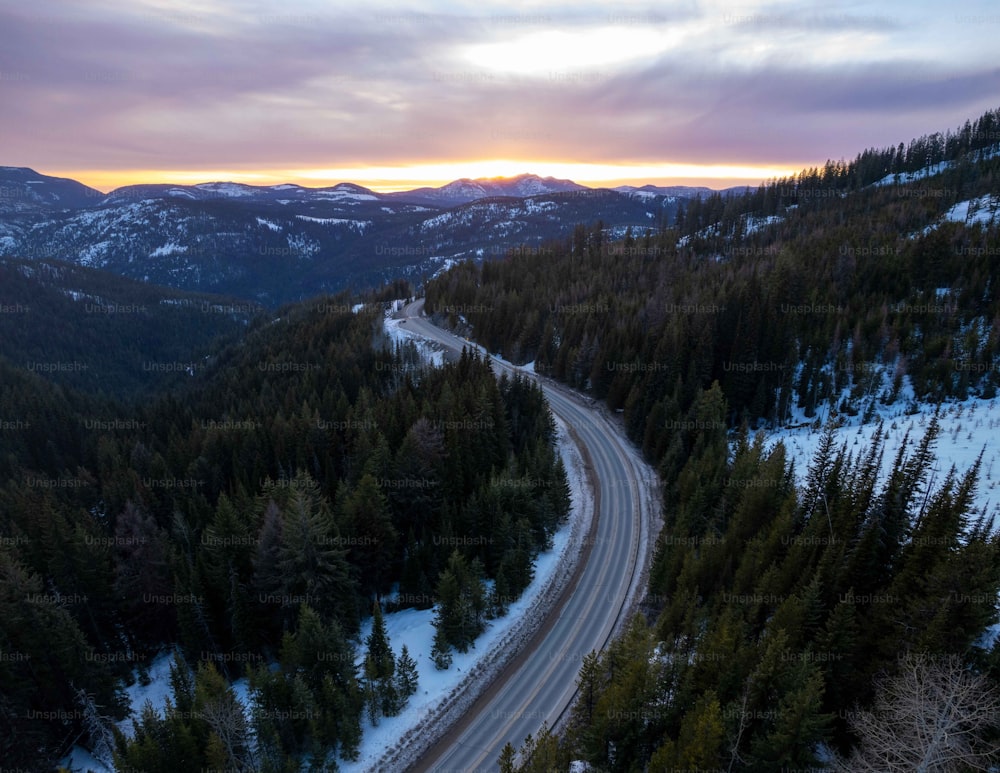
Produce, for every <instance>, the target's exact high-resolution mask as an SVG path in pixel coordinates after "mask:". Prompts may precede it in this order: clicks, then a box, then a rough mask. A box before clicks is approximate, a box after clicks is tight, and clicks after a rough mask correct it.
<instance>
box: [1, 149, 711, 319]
mask: <svg viewBox="0 0 1000 773" xmlns="http://www.w3.org/2000/svg"><path fill="white" fill-rule="evenodd" d="M691 190H692V194H691V195H698V194H699V193H701V191H700V190H699V189H691ZM0 192H2V193H3V195H2V196H0V257H3V256H7V257H12V258H25V259H28V260H64V261H67V262H70V263H75V264H77V265H82V266H90V267H93V268H100V269H104V270H106V271H111V272H114V273H117V274H120V275H122V276H126V277H130V278H133V279H139V280H142V281H147V282H154V283H157V284H162V285H167V286H172V287H177V288H180V289H184V290H191V291H200V292H215V293H224V294H233V295H239V296H242V297H246V298H251V299H254V300H256V301H259V302H261V303H264V304H280V303H283V302H286V301H290V300H296V299H299V298H305V297H311V296H313V295H315V294H317V293H321V292H329V291H336V290H338V289H341V288H343V287H345V286H350V285H354V286H359V285H367V284H371V283H381V282H384V281H386V280H391V279H393V278H395V277H398V276H411V277H414V278H419V277H420V276H423V275H424V274H426V273H428V272H433V271H436V270H437V269H438V268H439V267H440V266H441V265H442V263H443V261H446V260H450V259H458V258H492V257H499V256H501V255H503V254H504V253H505V252H506V251H507V250H508V249H510V248H515V247H529V248H537V247H539V246H540V245H542V244H543V243H544V242H546V241H548V240H551V239H563V238H568V237H569V236H570V235H571V234H572V231H573V228H574V226H575V225H576V224H578V223H583V224H586V225H590V224H593V223H595V222H597V221H602V222H603V223H604V225H605V227H606V228H607V229H608V231H609V234H621V233H623V232H624V231H625V229H627V228H629V227H631V228H632V229H633V231H634V232H636V233H641V232H642V231H643V230H644V229H647V228H657V227H659V226H660V225H662V223H663V222H664V221H666V222H671V221H672V219H673V217H674V214H675V213H676V211H677V207H678V202H679V200H680V198H683V195H681V196H678V195H661V194H659V193H655V192H648V194H644V195H642V196H636V195H632V194H629V193H624V192H619V191H612V190H607V189H591V188H586V187H584V186H582V185H578V184H577V183H574V182H572V181H570V180H556V179H553V178H542V177H538V176H537V175H520V176H518V177H512V178H496V179H489V180H457V181H455V182H453V183H449V184H448V185H445V186H443V187H442V188H437V189H419V190H416V191H407V192H401V193H390V194H384V193H377V192H375V191H372V190H369V189H368V188H365V187H363V186H360V185H356V184H353V183H348V182H344V183H340V184H338V185H334V186H330V187H324V188H307V187H304V186H300V185H294V184H285V185H271V186H254V185H245V184H242V183H231V182H208V183H201V184H198V185H169V184H159V185H130V186H126V187H123V188H119V189H117V190H114V191H112V192H111V193H108V194H104V193H101V192H100V191H96V190H94V189H92V188H88V187H86V186H84V185H81V184H80V183H77V182H75V181H73V180H62V179H59V178H54V177H46V176H45V175H40V174H38V173H36V172H34V171H33V170H30V169H22V168H16V167H2V168H0Z"/></svg>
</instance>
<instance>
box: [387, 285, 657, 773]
mask: <svg viewBox="0 0 1000 773" xmlns="http://www.w3.org/2000/svg"><path fill="white" fill-rule="evenodd" d="M422 311H423V300H417V301H415V302H414V303H411V304H409V305H408V306H407V307H406V308H405V309H404V310H403V311H402V312H401V316H403V317H405V318H406V320H407V321H406V327H407V329H408V331H409V332H410V333H413V334H417V335H419V336H421V337H423V338H426V339H429V340H431V341H435V342H437V343H438V344H439V345H441V346H442V347H444V348H445V349H448V350H450V351H452V352H455V351H461V348H462V346H475V344H471V343H469V342H468V341H466V340H464V339H462V338H459V337H457V336H455V335H452V334H451V333H449V332H447V331H445V330H443V329H441V328H439V327H436V326H435V325H434V324H432V323H431V322H430V321H429V320H428V319H427V318H426V317H422V316H421V314H422ZM480 351H482V349H481V348H480ZM493 366H494V370H496V371H497V373H501V372H503V371H504V370H510V369H509V368H508V366H506V365H505V364H503V363H501V362H499V361H497V360H495V359H494V360H493ZM518 372H522V373H523V372H524V371H518ZM531 375H532V377H533V378H536V380H537V381H538V382H539V383H540V384H541V385H542V388H543V390H544V392H545V397H546V398H547V400H548V402H549V406H550V407H551V409H552V411H553V413H555V414H556V415H557V416H558V417H559V418H561V419H562V420H563V421H565V422H566V423H567V424H568V425H569V426H570V427H572V428H573V429H574V430H575V431H576V436H577V438H578V439H579V441H580V442H582V446H583V448H581V451H582V453H583V454H584V458H585V459H588V461H589V463H590V464H591V465H592V470H593V473H594V483H595V487H596V489H597V491H596V492H595V494H596V499H597V503H598V507H597V509H596V518H597V523H596V527H595V529H594V531H593V532H592V534H591V536H590V537H589V538H588V539H586V540H583V542H584V543H586V544H580V545H578V546H577V547H578V549H579V550H581V551H583V552H584V557H585V563H582V564H581V567H580V569H579V571H578V572H577V575H576V580H577V581H576V582H575V583H574V582H571V583H570V584H569V586H568V587H567V588H566V590H565V593H564V595H563V597H562V598H561V599H560V601H558V602H557V603H556V607H555V610H554V612H553V615H552V617H553V619H550V620H548V621H547V623H546V625H545V626H543V627H542V629H541V630H539V632H538V633H537V634H536V635H535V636H534V637H533V639H532V640H530V641H529V642H527V644H526V646H525V647H524V649H523V651H522V652H521V653H519V654H518V656H517V657H516V658H515V659H514V660H513V661H512V663H511V664H510V665H509V666H508V667H507V668H506V669H505V670H504V672H502V673H501V675H500V676H499V678H498V679H497V680H495V681H494V683H493V684H492V685H491V686H490V688H489V689H488V690H486V691H485V693H484V694H483V695H481V696H480V698H479V699H478V700H477V701H476V702H475V704H474V705H473V706H472V708H471V709H470V710H469V711H468V712H466V714H465V715H464V716H463V717H462V719H461V720H460V721H459V722H458V723H456V724H455V725H454V726H453V727H452V728H451V729H450V730H449V731H448V732H447V733H446V734H445V736H444V737H443V738H441V740H440V741H438V742H437V744H435V746H433V747H432V748H431V749H430V750H429V751H428V752H427V753H426V754H425V755H424V756H423V758H422V759H421V760H420V761H419V762H418V763H417V764H416V765H415V766H414V767H412V768H411V770H414V771H421V772H422V771H437V772H438V773H459V771H460V772H461V773H474V771H495V770H497V758H498V757H499V756H500V752H501V750H502V749H503V747H504V744H506V743H508V742H510V743H511V744H512V745H513V746H514V748H515V749H518V748H520V746H521V744H522V743H523V741H524V739H525V737H526V736H527V735H528V734H529V733H531V734H537V733H538V731H539V730H540V729H541V727H542V725H543V723H548V725H549V727H555V726H557V725H558V723H559V722H560V720H561V719H562V718H563V716H564V714H568V709H569V707H570V706H571V704H572V701H573V698H574V696H575V694H576V678H577V675H578V674H579V671H580V666H581V663H582V661H583V657H584V656H585V655H586V654H587V653H589V652H591V651H593V650H601V649H603V648H604V647H605V646H606V645H607V643H608V642H609V640H610V638H611V636H612V633H613V631H614V629H615V626H616V624H617V623H618V622H619V620H620V618H622V616H623V615H625V614H627V611H628V607H629V604H630V602H631V600H632V599H633V598H634V589H635V588H636V587H637V586H638V581H639V576H638V575H639V573H640V572H641V570H642V568H643V564H644V561H645V555H643V553H644V552H645V551H646V549H647V546H648V545H650V544H652V535H650V534H648V533H645V531H648V529H649V528H650V527H649V524H650V523H652V522H653V518H652V517H650V513H651V510H650V508H651V507H652V506H653V498H652V496H651V493H650V488H651V487H650V480H651V476H652V472H651V470H650V469H649V468H648V467H647V466H646V465H645V464H643V463H642V462H641V460H640V459H639V456H638V454H637V452H636V451H635V450H634V449H633V448H632V447H631V444H630V443H629V441H628V440H627V439H626V438H625V437H624V436H623V434H622V432H621V430H620V429H618V428H617V427H615V426H614V425H613V424H612V422H610V421H609V420H608V419H607V418H606V417H605V416H604V415H602V414H601V413H600V412H598V411H597V410H595V409H594V408H593V407H591V401H590V400H589V399H588V398H586V397H583V396H581V395H579V394H578V393H575V392H573V391H571V390H569V389H567V388H565V387H562V386H560V385H558V384H556V383H555V382H552V381H550V380H548V379H544V378H539V377H536V376H534V374H531ZM572 547H573V546H571V549H572Z"/></svg>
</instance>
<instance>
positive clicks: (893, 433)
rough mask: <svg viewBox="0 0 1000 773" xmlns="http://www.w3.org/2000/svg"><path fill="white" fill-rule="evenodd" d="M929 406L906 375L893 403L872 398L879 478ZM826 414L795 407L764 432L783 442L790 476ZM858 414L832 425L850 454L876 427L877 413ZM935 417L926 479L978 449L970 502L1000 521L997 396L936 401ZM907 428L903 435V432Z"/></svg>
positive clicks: (808, 456) (808, 454) (811, 451)
mask: <svg viewBox="0 0 1000 773" xmlns="http://www.w3.org/2000/svg"><path fill="white" fill-rule="evenodd" d="M838 402H839V401H838ZM935 410H937V408H936V406H933V405H929V404H927V403H918V402H916V401H915V400H914V398H913V390H912V387H911V386H910V384H909V379H908V378H904V380H903V387H902V388H901V389H900V396H899V398H898V399H897V400H896V401H895V402H894V403H893V404H891V405H883V404H882V403H881V401H878V400H876V402H875V413H876V415H877V416H878V417H879V418H881V419H882V420H883V428H882V432H883V436H882V439H883V440H884V441H885V453H884V454H883V457H882V472H883V478H882V479H883V480H884V478H885V475H886V474H888V471H889V468H890V467H891V466H892V463H893V460H894V459H895V456H896V452H897V451H898V450H899V448H900V446H901V445H902V443H903V441H904V439H905V440H906V443H907V448H908V449H910V450H911V451H912V449H913V448H915V446H916V445H917V444H918V443H919V442H920V441H921V440H922V439H923V437H924V433H925V431H926V429H927V426H928V425H929V424H930V420H931V417H932V416H933V415H934V412H935ZM828 416H829V406H824V407H823V408H821V409H818V410H817V415H816V416H815V417H813V418H812V419H807V418H805V416H804V414H803V413H802V411H801V409H796V411H795V416H794V418H793V420H792V421H791V422H790V423H789V424H790V426H789V427H785V428H782V429H779V430H775V431H772V432H769V433H768V435H767V437H768V440H769V441H771V442H772V443H776V442H777V441H779V440H781V441H782V442H783V443H784V444H785V449H786V451H787V456H788V458H789V459H790V460H794V462H795V474H796V479H797V480H799V481H801V480H803V478H804V477H805V475H806V473H807V471H808V469H809V464H810V462H811V461H812V458H813V456H814V455H815V453H816V449H817V448H818V447H819V442H820V440H821V438H822V437H823V425H825V424H826V419H827V417H828ZM862 418H863V414H859V415H858V416H847V415H845V414H840V415H839V417H838V419H839V421H840V422H842V426H841V427H840V428H839V429H837V430H836V437H837V447H838V448H839V447H840V446H842V445H843V444H844V443H845V442H846V443H847V450H848V453H852V454H854V456H855V457H857V456H858V455H859V454H864V453H865V452H866V451H867V450H868V449H869V448H870V447H871V444H872V442H873V440H874V438H875V431H876V430H877V428H878V419H875V420H874V421H871V422H869V423H867V424H865V423H863V422H862ZM817 419H818V420H819V426H818V427H817V424H816V421H817ZM938 421H939V424H940V426H941V432H940V434H939V435H938V439H937V443H936V446H935V449H934V450H935V453H936V456H937V464H936V466H935V471H936V472H935V477H934V480H932V481H931V486H932V488H933V487H936V486H938V485H940V483H941V481H942V480H943V479H944V477H945V476H946V475H947V474H948V470H949V469H950V467H951V465H955V468H956V471H957V473H958V474H959V475H961V474H963V473H964V472H965V471H966V470H968V469H969V468H970V467H971V466H972V465H973V464H974V463H975V461H976V458H977V457H978V456H979V454H980V452H982V453H983V462H982V468H981V469H980V475H979V486H978V488H977V490H976V499H975V502H976V504H975V507H976V510H977V511H980V512H981V511H982V510H983V509H984V508H985V509H986V510H987V512H991V513H993V515H994V522H995V523H996V524H997V525H1000V521H997V519H996V515H997V513H996V508H997V504H998V502H1000V491H998V489H997V484H998V479H1000V464H998V462H1000V443H998V442H997V440H996V436H997V432H998V430H1000V402H998V399H997V398H994V399H990V400H984V399H982V398H976V397H973V398H969V399H967V400H963V401H961V402H954V403H946V404H944V405H942V406H941V407H940V413H939V415H938ZM907 432H908V433H909V437H906V435H907Z"/></svg>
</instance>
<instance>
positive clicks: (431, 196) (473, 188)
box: [389, 174, 590, 206]
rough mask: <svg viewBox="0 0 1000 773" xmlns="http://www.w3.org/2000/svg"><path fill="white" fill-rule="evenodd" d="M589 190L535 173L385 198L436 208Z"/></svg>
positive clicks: (462, 182)
mask: <svg viewBox="0 0 1000 773" xmlns="http://www.w3.org/2000/svg"><path fill="white" fill-rule="evenodd" d="M585 190H590V189H589V188H587V187H585V186H583V185H580V184H578V183H575V182H573V181H572V180H557V179H556V178H554V177H539V176H538V175H535V174H521V175H518V176H516V177H493V178H485V179H484V178H481V179H476V180H470V179H469V178H467V177H463V178H462V179H461V180H455V181H454V182H450V183H448V184H447V185H444V186H442V187H440V188H416V189H414V190H412V191H401V192H398V193H391V194H389V196H391V197H392V198H396V199H399V200H402V201H412V202H417V203H422V204H431V205H438V206H455V205H457V204H467V203H468V202H470V201H476V200H477V199H485V198H491V197H494V196H514V197H517V198H524V197H527V196H540V195H543V194H546V193H566V192H569V191H585Z"/></svg>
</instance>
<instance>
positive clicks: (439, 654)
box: [431, 627, 451, 671]
mask: <svg viewBox="0 0 1000 773" xmlns="http://www.w3.org/2000/svg"><path fill="white" fill-rule="evenodd" d="M431 659H432V660H433V661H434V667H435V668H437V669H438V671H445V670H447V669H448V668H450V667H451V645H450V644H449V643H448V638H447V636H445V633H444V629H443V628H438V627H435V630H434V644H433V645H432V646H431Z"/></svg>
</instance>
